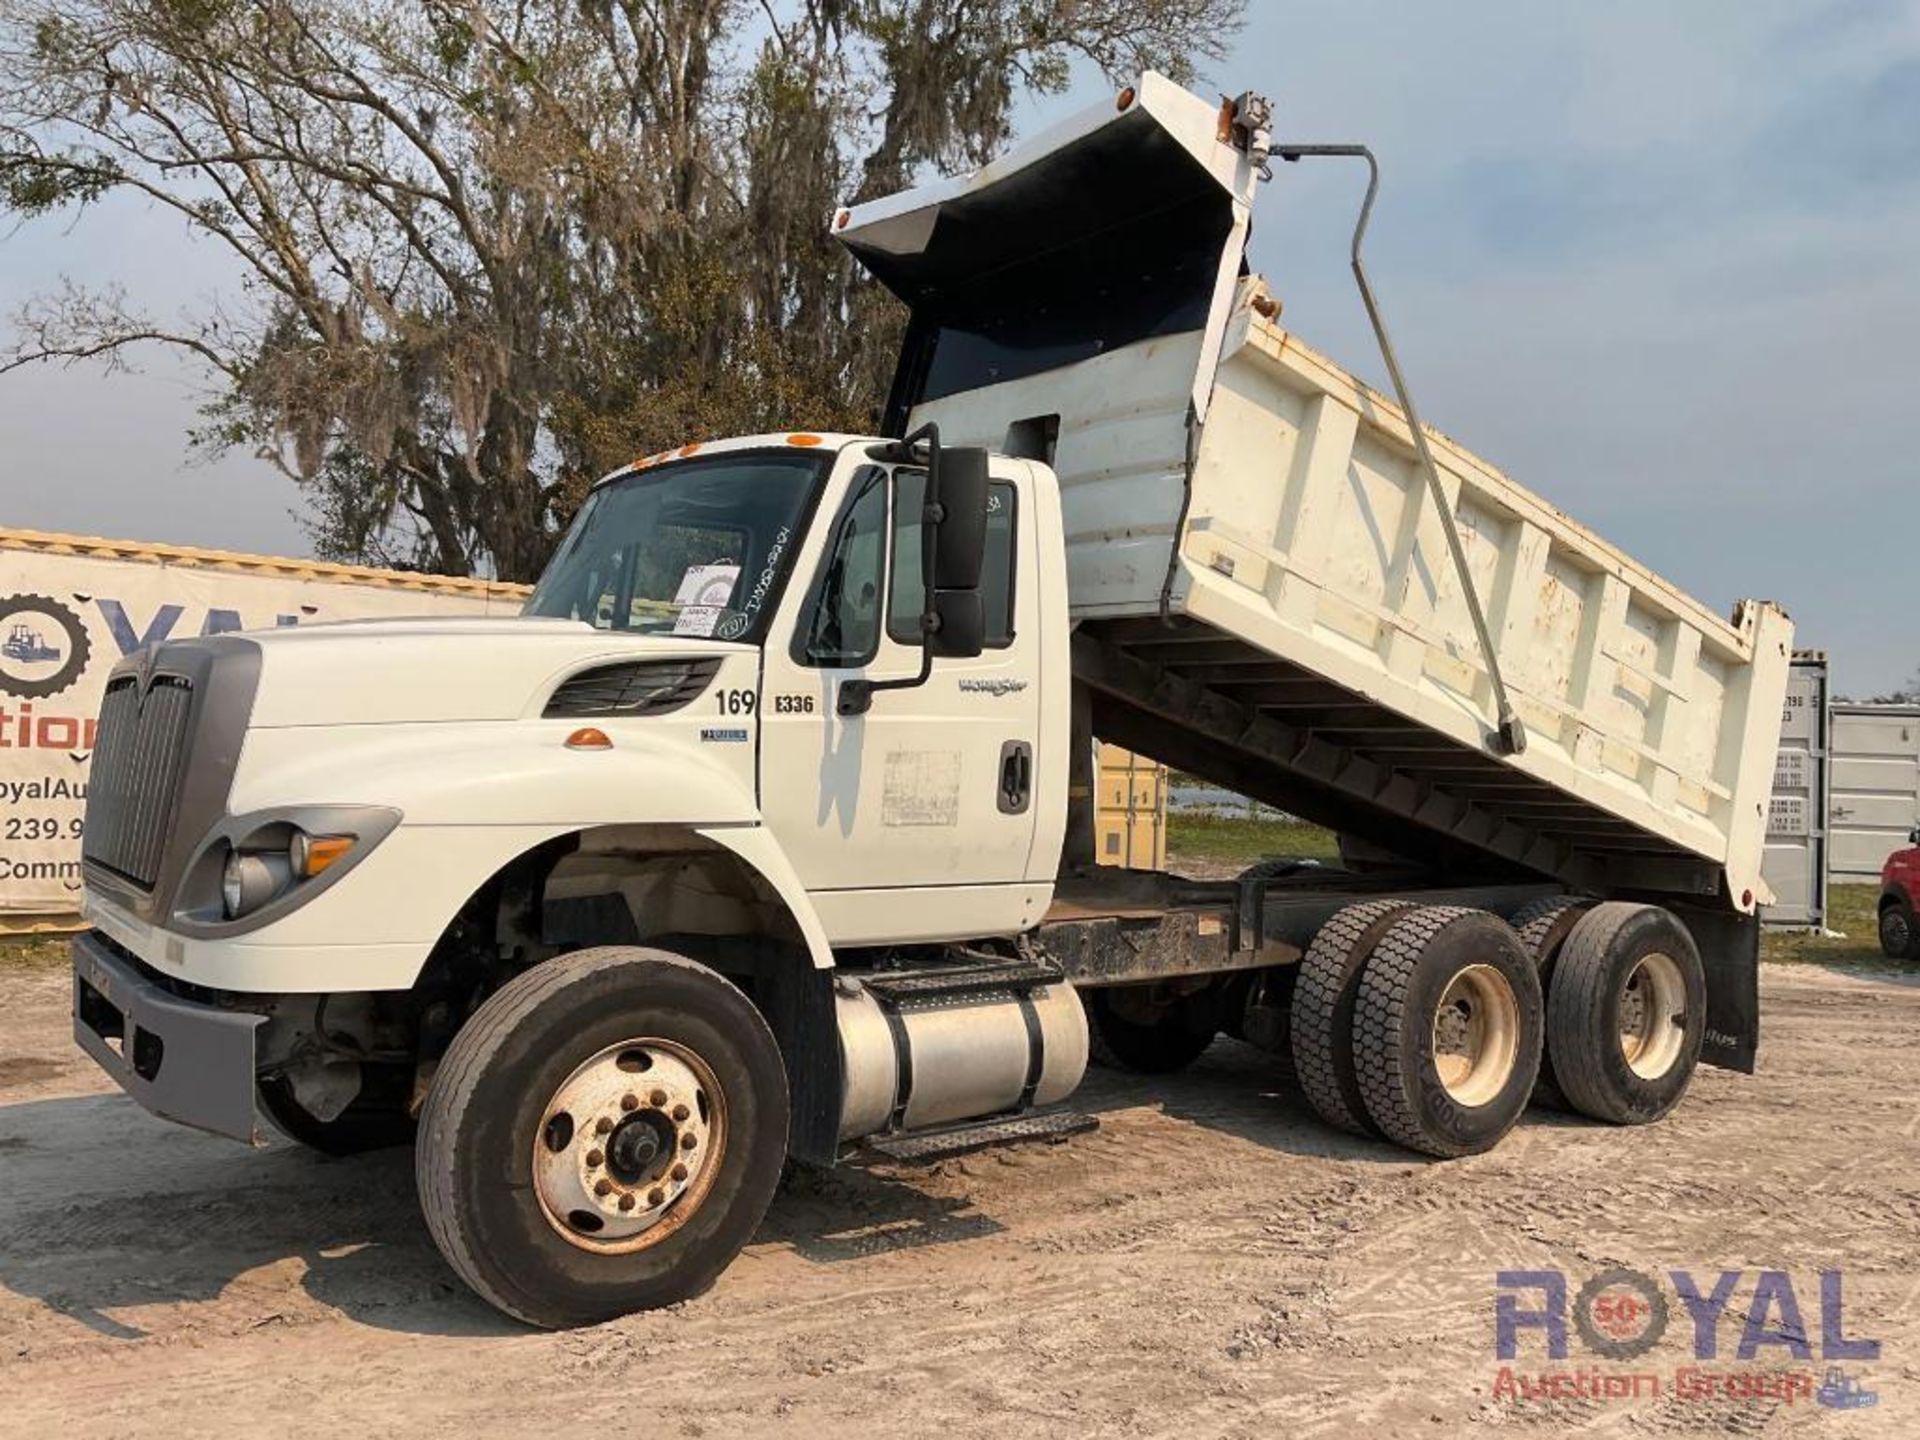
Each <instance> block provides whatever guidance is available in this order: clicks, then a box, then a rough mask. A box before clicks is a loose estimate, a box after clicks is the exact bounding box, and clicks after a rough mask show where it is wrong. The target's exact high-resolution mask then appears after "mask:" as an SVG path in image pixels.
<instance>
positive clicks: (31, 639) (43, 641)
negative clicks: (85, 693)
mask: <svg viewBox="0 0 1920 1440" xmlns="http://www.w3.org/2000/svg"><path fill="white" fill-rule="evenodd" d="M91 653H92V644H91V642H89V640H88V639H87V627H86V626H85V625H84V624H83V623H81V620H80V617H79V616H78V615H76V614H74V613H73V611H72V610H70V609H68V608H67V607H66V606H65V605H63V604H62V603H61V602H60V601H58V600H55V599H53V598H52V597H51V596H47V595H6V596H0V691H4V692H6V693H7V694H9V695H16V696H18V697H19V698H20V699H22V700H44V699H46V698H47V697H48V696H50V695H58V694H59V693H60V692H61V691H63V690H65V689H67V688H68V687H69V686H70V685H72V684H73V682H74V681H76V680H78V679H79V678H80V677H81V675H83V674H85V673H86V669H87V661H88V659H89V658H90V656H91Z"/></svg>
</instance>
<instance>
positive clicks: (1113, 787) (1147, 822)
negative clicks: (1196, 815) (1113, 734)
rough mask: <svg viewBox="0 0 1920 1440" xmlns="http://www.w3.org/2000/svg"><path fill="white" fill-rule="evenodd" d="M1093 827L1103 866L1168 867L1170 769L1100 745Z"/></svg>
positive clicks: (1160, 868) (1114, 747) (1155, 868)
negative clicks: (1098, 784) (1098, 776)
mask: <svg viewBox="0 0 1920 1440" xmlns="http://www.w3.org/2000/svg"><path fill="white" fill-rule="evenodd" d="M1095 827H1096V829H1095V837H1094V855H1095V858H1096V859H1098V860H1099V862H1100V863H1101V864H1102V865H1120V866H1124V867H1125V868H1127V869H1129V870H1164V869H1166V868H1167V767H1166V766H1164V765H1161V764H1157V763H1156V762H1154V761H1152V760H1149V759H1147V758H1146V757H1145V756H1144V755H1136V754H1134V753H1133V752H1132V751H1131V750H1122V749H1121V748H1120V747H1119V746H1118V745H1102V746H1101V747H1100V805H1099V811H1098V814H1097V816H1096V819H1095Z"/></svg>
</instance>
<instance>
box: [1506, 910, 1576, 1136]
mask: <svg viewBox="0 0 1920 1440" xmlns="http://www.w3.org/2000/svg"><path fill="white" fill-rule="evenodd" d="M1592 908H1593V902H1592V901H1591V900H1582V899H1580V898H1578V897H1576V896H1571V895H1550V896H1548V897H1547V898H1546V899H1544V900H1534V901H1530V902H1529V903H1527V904H1525V905H1523V906H1521V907H1520V908H1519V909H1518V910H1516V911H1515V912H1514V913H1513V914H1512V915H1511V916H1510V917H1508V920H1507V923H1508V924H1509V925H1511V926H1512V927H1513V931H1514V934H1516V935H1518V936H1519V937H1520V944H1521V945H1522V946H1523V947H1525V949H1526V952H1527V953H1528V954H1529V955H1531V956H1533V963H1534V967H1535V968H1536V969H1537V970H1538V971H1539V972H1540V993H1541V994H1542V995H1543V996H1544V995H1550V994H1552V993H1553V967H1554V964H1555V962H1556V961H1558V960H1559V958H1560V947H1561V946H1562V945H1564V944H1565V943H1566V940H1567V936H1568V935H1570V934H1572V933H1573V927H1574V926H1575V925H1577V924H1579V923H1580V917H1581V916H1582V915H1584V914H1586V913H1587V911H1588V910H1590V909H1592ZM1533 1103H1534V1104H1535V1105H1544V1106H1546V1107H1547V1108H1548V1109H1552V1110H1569V1109H1572V1108H1573V1107H1572V1106H1570V1105H1568V1104H1567V1097H1566V1096H1565V1095H1563V1094H1562V1093H1561V1091H1560V1083H1559V1081H1557V1080H1555V1079H1554V1078H1553V1034H1552V1031H1551V1030H1549V1031H1548V1034H1547V1044H1546V1047H1545V1048H1544V1049H1543V1050H1541V1052H1540V1076H1539V1078H1538V1079H1537V1080H1535V1081H1534V1082H1533Z"/></svg>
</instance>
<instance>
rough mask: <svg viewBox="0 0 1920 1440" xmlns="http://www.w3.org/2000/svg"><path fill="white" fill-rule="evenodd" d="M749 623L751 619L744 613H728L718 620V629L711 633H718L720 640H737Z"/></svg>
mask: <svg viewBox="0 0 1920 1440" xmlns="http://www.w3.org/2000/svg"><path fill="white" fill-rule="evenodd" d="M751 624H753V621H752V620H750V619H749V618H748V617H746V616H745V615H729V616H727V618H726V619H724V620H722V621H721V622H720V627H719V629H717V630H715V631H714V632H713V633H714V634H716V635H718V636H719V637H720V638H721V639H722V640H738V639H739V638H740V637H741V636H742V635H744V634H746V633H747V627H748V626H749V625H751Z"/></svg>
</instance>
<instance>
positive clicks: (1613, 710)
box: [839, 76, 1792, 912]
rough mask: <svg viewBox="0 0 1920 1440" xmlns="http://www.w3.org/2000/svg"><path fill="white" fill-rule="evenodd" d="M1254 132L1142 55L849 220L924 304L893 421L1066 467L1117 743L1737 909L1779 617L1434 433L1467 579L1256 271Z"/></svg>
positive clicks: (1494, 865)
mask: <svg viewBox="0 0 1920 1440" xmlns="http://www.w3.org/2000/svg"><path fill="white" fill-rule="evenodd" d="M1234 125H1235V120H1234V110H1233V107H1232V106H1231V105H1228V106H1225V107H1222V108H1221V109H1220V110H1218V111H1216V110H1215V109H1214V108H1213V107H1211V106H1209V105H1207V104H1205V103H1204V102H1201V101H1199V100H1197V99H1196V98H1195V97H1193V96H1192V95H1190V94H1188V93H1187V92H1186V91H1184V90H1182V89H1180V88H1179V87H1177V86H1174V85H1173V84H1171V83H1170V82H1167V81H1164V80H1161V79H1160V78H1159V77H1155V76H1148V77H1146V78H1145V79H1144V80H1143V82H1142V83H1141V85H1140V86H1139V87H1138V90H1137V91H1128V92H1125V93H1123V94H1122V96H1121V97H1120V98H1119V100H1118V102H1116V106H1115V109H1114V111H1113V112H1112V113H1111V114H1105V115H1098V114H1097V115H1093V116H1082V117H1079V118H1077V119H1075V120H1072V121H1069V122H1067V123H1066V124H1065V125H1064V126H1062V127H1061V128H1059V129H1057V130H1055V131H1052V132H1049V133H1047V134H1045V135H1042V136H1040V137H1038V138H1037V139H1036V140H1034V141H1033V142H1031V143H1030V144H1029V145H1027V146H1025V147H1023V148H1022V149H1020V150H1017V151H1015V152H1013V153H1012V154H1010V155H1008V156H1006V157H1004V158H1003V159H1001V160H998V161H996V162H994V163H993V164H992V165H989V166H987V167H985V168H984V169H982V170H980V171H978V172H976V173H974V174H973V175H971V176H966V177H961V178H959V179H956V180H950V181H943V182H940V183H938V184H935V185H931V186H927V187H924V188H922V189H919V190H915V191H911V192H908V193H907V194H905V195H902V196H896V197H892V198H890V199H887V200H882V201H877V202H875V203H873V204H871V205H867V206H862V207H860V208H859V209H857V210H854V211H852V212H848V213H845V214H843V215H842V216H841V217H840V222H839V233H840V234H841V236H842V238H843V239H844V240H845V241H846V243H847V244H848V245H849V247H850V248H851V249H852V250H853V251H854V252H855V254H856V255H858V256H859V258H860V259H861V261H862V263H863V264H865V265H866V266H867V267H868V269H869V270H871V271H872V272H873V274H874V275H875V276H877V277H878V278H879V279H880V280H881V281H882V282H884V283H885V284H887V285H888V286H889V287H890V288H891V289H893V290H894V291H895V292H896V293H897V294H899V295H900V296H901V297H902V298H903V299H905V300H906V301H907V302H908V304H909V305H910V306H911V307H912V310H913V321H912V324H911V327H910V330H909V335H908V342H907V345H906V348H905V351H904V355H903V360H902V363H901V367H900V371H899V374H898V376H897V378H896V383H895V387H894V394H893V398H892V402H891V406H890V411H891V415H890V419H891V421H892V423H893V425H894V426H895V427H897V428H899V429H902V430H904V429H909V428H913V427H917V426H919V425H922V424H925V423H927V422H935V423H937V424H938V426H939V427H940V430H941V434H942V438H943V440H944V441H946V442H949V443H963V444H984V445H989V446H992V447H994V448H997V449H1001V450H1006V451H1010V452H1012V453H1014V454H1020V455H1026V456H1030V457H1033V458H1036V459H1043V460H1045V461H1047V462H1048V463H1050V464H1051V465H1052V466H1053V467H1054V469H1055V470H1056V472H1057V473H1058V475H1059V477H1060V482H1061V488H1062V494H1063V504H1064V509H1065V516H1066V529H1067V536H1068V574H1069V587H1070V593H1071V601H1072V608H1073V613H1074V615H1075V616H1076V617H1077V618H1078V620H1079V621H1080V624H1079V626H1078V628H1077V630H1076V633H1075V637H1074V672H1075V677H1076V680H1078V681H1080V682H1083V683H1084V684H1085V685H1086V686H1087V687H1088V688H1089V690H1090V691H1091V692H1092V703H1093V711H1094V719H1093V724H1094V728H1095V730H1096V731H1097V732H1098V733H1099V734H1100V735H1101V736H1102V737H1103V738H1106V739H1110V740H1113V741H1115V742H1117V743H1119V744H1123V745H1126V746H1129V747H1131V748H1134V749H1137V750H1140V751H1142V752H1143V753H1146V754H1150V755H1152V756H1154V757H1155V758H1156V759H1160V760H1164V761H1167V762H1169V763H1172V764H1174V765H1177V766H1179V767H1180V768H1182V769H1186V770H1190V771H1192V772H1194V773H1196V774H1199V775H1203V776H1205V777H1207V778H1208V779H1211V780H1214V781H1217V782H1219V783H1221V784H1224V785H1228V786H1231V787H1233V788H1234V789H1236V790H1239V791H1242V792H1244V793H1246V794H1249V795H1254V796H1257V797H1259V798H1261V799H1263V800H1267V801H1270V802H1272V803H1274V804H1278V805H1281V806H1284V807H1286V808H1287V809H1289V810H1292V811H1294V812H1295V813H1298V814H1301V815H1304V816H1307V817H1309V818H1311V819H1314V820H1317V821H1319V822H1321V823H1323V824H1327V825H1330V826H1332V827H1334V828H1336V829H1338V830H1340V831H1341V832H1343V834H1346V835H1348V836H1351V837H1354V838H1355V839H1358V840H1361V841H1364V842H1367V843H1368V844H1370V845H1372V846H1374V847H1377V848H1381V849H1384V850H1387V851H1389V852H1392V853H1393V854H1395V855H1397V856H1400V857H1404V858H1408V859H1412V860H1415V861H1419V862H1422V863H1425V864H1430V865H1436V864H1437V865H1445V866H1449V867H1455V868H1466V869H1471V870H1475V871H1479V872H1482V873H1492V874H1510V875H1515V876H1519V875H1534V876H1550V877H1552V878H1554V879H1556V880H1558V881H1560V882H1562V883H1564V884H1566V885H1568V886H1571V887H1574V888H1578V889H1584V890H1589V891H1593V892H1596V893H1608V894H1618V893H1644V894H1648V895H1656V896H1667V897H1672V898H1675V899H1683V898H1691V899H1692V900H1693V901H1695V903H1698V902H1700V901H1703V900H1704V901H1706V902H1707V903H1708V904H1709V905H1712V906H1716V907H1724V908H1727V909H1731V910H1736V911H1741V912H1750V911H1751V910H1752V909H1753V908H1754V907H1755V905H1756V904H1757V903H1760V902H1762V901H1764V900H1765V899H1766V898H1767V896H1766V892H1765V889H1764V886H1763V883H1762V881H1761V878H1760V862H1761V850H1762V843H1763V838H1764V828H1765V810H1766V804H1767V796H1768V791H1769V788H1770V786H1771V783H1772V778H1773V754H1774V748H1775V744H1776V738H1777V733H1778V729H1779V715H1780V706H1781V703H1782V701H1783V698H1784V695H1785V690H1786V681H1787V670H1788V662H1789V658H1790V651H1791V646H1792V625H1791V623H1790V622H1789V620H1788V619H1787V617H1786V615H1785V614H1784V613H1783V612H1782V611H1781V610H1779V609H1778V608H1777V607H1775V606H1773V605H1770V604H1765V603H1753V602H1742V603H1741V604H1740V605H1739V606H1738V607H1737V608H1736V610H1735V612H1734V615H1733V618H1732V619H1731V620H1730V621H1728V620H1723V619H1721V618H1720V617H1719V616H1717V615H1716V614H1714V613H1713V612H1711V611H1709V610H1708V609H1707V608H1706V607H1705V606H1703V605H1702V604H1700V603H1699V602H1698V601H1696V600H1694V599H1692V598H1691V597H1689V596H1688V595H1686V594H1684V593H1683V592H1682V591H1681V590H1679V589H1678V588H1677V587H1675V586H1673V585H1671V584H1669V583H1668V582H1666V581H1664V580H1662V579H1661V578H1660V577H1659V576H1657V575H1655V574H1653V573H1652V572H1651V571H1650V570H1648V569H1646V568H1645V567H1644V566H1642V565H1639V564H1637V563H1635V562H1634V561H1633V560H1631V559H1629V558H1628V557H1627V556H1625V555H1623V554H1622V553H1621V552H1620V551H1619V550H1617V549H1615V548H1614V547H1613V546H1612V545H1610V544H1608V543H1607V542H1606V541H1604V540H1602V539H1601V538H1600V537H1598V536H1597V535H1595V534H1593V533H1592V532H1591V531H1589V530H1587V529H1585V528H1583V527H1582V526H1580V525H1578V524H1576V523H1575V522H1574V521H1573V520H1571V519H1569V518H1568V517H1567V516H1566V515H1564V514H1562V513H1561V512H1560V511H1559V510H1557V509H1556V508H1555V507H1554V506H1552V505H1551V504H1549V503H1548V502H1546V501H1545V500H1543V499H1541V498H1540V497H1539V496H1537V495H1535V494H1533V493H1532V492H1531V491H1529V490H1527V489H1525V488H1524V487H1522V486H1520V485H1519V484H1517V483H1515V482H1514V481H1513V480H1511V479H1509V478H1508V477H1507V476H1506V475H1504V474H1502V473H1501V472H1500V471H1499V470H1497V469H1496V468H1494V467H1493V466H1492V465H1490V464H1489V463H1487V462H1486V461H1484V460H1482V459H1480V458H1479V457H1477V456H1475V455H1473V454H1472V453H1471V452H1469V451H1468V450H1466V449H1465V448H1463V447H1461V446H1459V445H1457V444H1455V443H1454V442H1452V441H1451V440H1449V439H1447V438H1446V437H1445V436H1443V435H1441V434H1439V433H1438V432H1435V431H1432V430H1429V431H1427V438H1428V441H1429V445H1430V448H1431V451H1432V453H1433V456H1434V460H1435V467H1436V472H1437V475H1438V482H1439V489H1440V490H1441V491H1442V492H1443V493H1444V496H1445V505H1446V508H1447V510H1448V511H1450V512H1451V514H1452V515H1453V517H1454V520H1455V522H1456V524H1457V526H1458V531H1459V536H1460V539H1461V544H1462V552H1463V556H1464V560H1465V574H1464V575H1463V574H1462V571H1461V568H1460V567H1459V566H1457V565H1456V564H1455V562H1454V559H1453V556H1452V554H1451V552H1450V550H1449V547H1448V545H1447V542H1446V536H1445V533H1444V530H1443V528H1442V512H1441V509H1440V506H1439V504H1438V503H1437V502H1436V499H1435V496H1434V493H1433V489H1434V487H1433V486H1432V484H1431V483H1430V482H1429V479H1428V476H1427V473H1426V471H1425V469H1424V468H1423V466H1422V464H1421V462H1420V459H1419V457H1418V455H1417V452H1416V448H1415V446H1414V443H1413V435H1412V432H1411V430H1410V429H1409V426H1408V423H1407V419H1406V415H1405V413H1404V412H1403V411H1402V409H1401V408H1400V407H1399V406H1397V405H1396V404H1394V403H1392V402H1391V401H1389V400H1388V399H1386V398H1385V397H1383V396H1382V395H1380V394H1379V393H1377V392H1375V391H1373V390H1372V389H1370V388H1368V387H1367V386H1366V385H1364V384H1363V383H1362V382H1361V381H1359V380H1358V379H1357V378H1356V377H1355V376H1354V375H1353V374H1352V373H1350V372H1349V371H1347V370H1345V369H1343V368H1341V367H1340V366H1338V365H1336V364H1335V363H1334V362H1333V361H1331V360H1329V359H1327V358H1326V357H1325V356H1323V355H1320V354H1318V353H1317V352H1315V351H1313V350H1311V349H1310V348H1308V347H1307V346H1305V345H1303V344H1302V343H1301V342H1300V341H1299V340H1297V339H1296V338H1294V337H1293V336H1292V335H1291V334H1289V333H1288V332H1287V331H1286V330H1284V329H1282V328H1281V327H1280V326H1279V325H1278V324H1277V323H1276V321H1275V320H1274V319H1271V318H1268V317H1269V316H1271V315H1273V314H1274V313H1275V312H1276V309H1277V307H1275V306H1274V305H1273V304H1272V302H1271V301H1270V300H1269V299H1268V297H1267V294H1266V290H1265V287H1264V286H1263V285H1262V283H1261V282H1260V281H1259V280H1258V279H1257V278H1256V277H1253V276H1251V275H1248V274H1246V273H1244V263H1243V253H1244V249H1245V244H1246V237H1247V234H1248V227H1249V218H1250V213H1251V200H1252V196H1253V193H1254V191H1255V189H1256V188H1257V186H1258V183H1259V179H1260V174H1261V166H1260V160H1261V159H1262V158H1263V157H1261V156H1259V155H1258V154H1257V152H1256V153H1253V154H1250V153H1249V149H1250V147H1249V146H1248V144H1247V137H1246V136H1245V135H1239V136H1236V135H1235V134H1234ZM1275 148H1276V149H1280V148H1283V147H1278V146H1276V147H1275ZM1145 196H1151V197H1154V198H1153V200H1152V201H1151V202H1145V201H1143V199H1142V197H1145ZM1415 378H1416V381H1417V377H1415ZM1469 581H1470V583H1471V585H1472V587H1473V590H1474V592H1476V593H1477V596H1478V599H1479V603H1480V605H1481V607H1482V608H1483V611H1484V614H1485V617H1486V621H1487V626H1488V631H1489V634H1490V637H1491V639H1492V650H1493V655H1492V657H1491V660H1492V661H1493V662H1497V665H1498V669H1499V672H1500V674H1501V676H1502V677H1503V678H1504V681H1505V686H1506V689H1507V692H1508V694H1509V696H1510V698H1511V702H1512V706H1513V710H1514V713H1515V714H1516V715H1517V717H1518V718H1519V720H1520V722H1521V725H1522V726H1523V728H1524V745H1523V746H1522V748H1520V749H1519V751H1518V752H1517V753H1507V751H1508V750H1509V748H1510V747H1509V746H1507V745H1506V744H1505V743H1503V736H1502V733H1501V728H1500V725H1499V719H1500V716H1499V709H1498V705H1497V703H1496V696H1495V686H1494V683H1493V678H1492V673H1491V672H1492V668H1493V665H1492V664H1491V663H1490V657H1489V656H1488V655H1487V654H1486V653H1485V652H1484V650H1483V648H1482V646H1481V645H1480V643H1479V641H1478V638H1477V636H1476V631H1475V626H1474V624H1473V618H1472V614H1471V610H1470V608H1469V603H1468V595H1467V591H1466V589H1465V586H1466V584H1467V583H1469Z"/></svg>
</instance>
